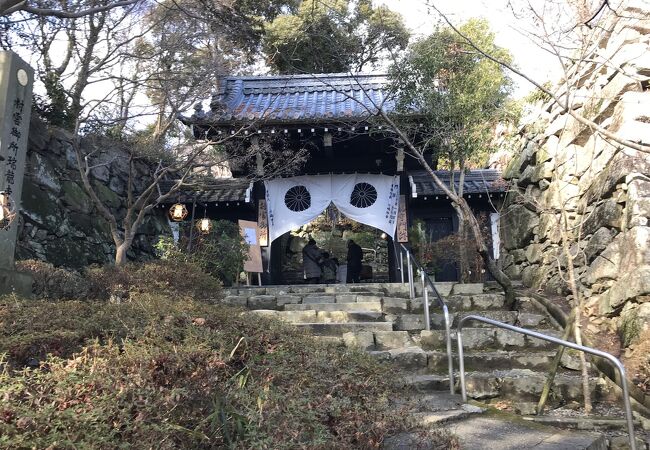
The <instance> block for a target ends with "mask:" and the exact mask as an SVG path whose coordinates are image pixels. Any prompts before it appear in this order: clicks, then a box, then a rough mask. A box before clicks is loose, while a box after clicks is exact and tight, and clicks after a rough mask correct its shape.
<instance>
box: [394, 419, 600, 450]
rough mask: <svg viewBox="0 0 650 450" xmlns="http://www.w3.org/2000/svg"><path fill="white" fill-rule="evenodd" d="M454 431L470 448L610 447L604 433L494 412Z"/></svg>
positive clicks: (542, 449) (548, 449)
mask: <svg viewBox="0 0 650 450" xmlns="http://www.w3.org/2000/svg"><path fill="white" fill-rule="evenodd" d="M452 429H453V433H454V434H455V435H456V436H458V438H459V440H460V446H461V448H462V449H466V450H479V449H481V450H482V449H499V450H522V449H535V450H606V449H607V439H606V438H605V436H603V435H602V434H600V433H591V432H576V431H566V430H558V429H556V428H552V427H545V426H541V425H537V424H532V423H526V422H524V421H522V420H518V419H517V417H516V416H512V415H504V414H497V413H492V414H490V415H489V416H487V415H475V416H472V417H469V418H467V419H466V420H462V421H459V422H457V423H454V424H453V428H452ZM404 448H406V447H404Z"/></svg>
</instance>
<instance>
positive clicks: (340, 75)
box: [221, 72, 388, 81]
mask: <svg viewBox="0 0 650 450" xmlns="http://www.w3.org/2000/svg"><path fill="white" fill-rule="evenodd" d="M387 76H388V73H387V72H357V73H350V72H335V73H308V74H277V75H228V76H225V77H221V78H222V79H223V80H228V81H234V80H242V81H258V80H259V81H269V80H292V79H298V80H318V79H323V78H355V77H364V78H368V77H387Z"/></svg>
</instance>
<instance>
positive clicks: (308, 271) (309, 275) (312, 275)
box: [302, 239, 323, 284]
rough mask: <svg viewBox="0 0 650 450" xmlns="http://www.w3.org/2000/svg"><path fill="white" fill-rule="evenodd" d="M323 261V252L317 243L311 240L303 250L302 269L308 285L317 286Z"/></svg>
mask: <svg viewBox="0 0 650 450" xmlns="http://www.w3.org/2000/svg"><path fill="white" fill-rule="evenodd" d="M322 261H323V257H322V255H321V250H320V249H319V248H318V246H317V245H316V241H315V240H313V239H309V241H308V242H307V245H305V246H304V247H303V249H302V267H303V270H304V272H305V281H306V282H307V283H308V284H317V283H318V281H319V280H320V275H321V269H320V265H321V263H322Z"/></svg>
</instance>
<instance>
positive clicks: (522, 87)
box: [375, 0, 560, 97]
mask: <svg viewBox="0 0 650 450" xmlns="http://www.w3.org/2000/svg"><path fill="white" fill-rule="evenodd" d="M375 3H376V4H383V5H386V6H388V7H389V8H390V9H391V10H393V11H397V12H399V13H401V14H402V16H403V17H404V21H405V22H406V25H407V27H409V28H410V29H411V31H412V32H413V33H414V35H415V36H425V35H427V34H429V33H431V31H433V28H434V26H435V24H436V23H437V22H438V20H439V18H440V16H439V15H438V14H437V13H436V12H435V11H433V10H429V9H428V8H427V6H426V2H425V0H375ZM510 3H511V0H438V1H435V5H436V7H437V8H439V9H440V10H441V11H442V12H443V13H444V14H445V15H446V16H447V17H448V18H449V20H450V21H451V22H452V23H453V24H454V25H459V24H461V23H463V22H465V21H466V20H468V19H470V18H472V17H482V18H484V19H486V20H487V21H488V22H489V23H490V28H491V29H492V31H493V32H494V33H495V36H496V39H495V40H496V44H497V45H499V46H501V47H505V48H507V49H509V50H510V52H511V53H512V55H513V57H514V60H515V63H516V64H517V66H518V67H519V68H520V69H523V72H524V73H526V74H529V75H533V78H534V79H535V81H539V82H540V83H543V82H544V81H546V80H548V79H556V78H557V77H558V76H559V75H560V67H559V65H558V63H557V60H556V59H555V58H554V57H553V56H552V55H550V54H549V53H547V52H545V51H544V50H542V49H540V48H539V47H538V46H537V45H535V43H534V42H532V41H531V40H530V39H529V38H528V37H526V36H525V35H523V34H522V33H521V32H520V31H518V29H517V28H520V27H522V22H521V21H518V20H517V19H515V16H514V14H513V12H512V10H511V8H510V7H509V6H508V5H509V4H510ZM513 80H514V81H515V83H516V89H515V92H514V95H515V97H521V96H523V95H526V94H527V93H528V92H530V91H531V90H532V89H533V86H531V85H530V83H528V82H527V81H525V80H522V79H520V78H518V77H517V76H516V75H514V74H513Z"/></svg>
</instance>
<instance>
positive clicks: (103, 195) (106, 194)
mask: <svg viewBox="0 0 650 450" xmlns="http://www.w3.org/2000/svg"><path fill="white" fill-rule="evenodd" d="M92 184H93V189H95V193H96V194H97V197H99V199H100V200H101V201H102V203H103V204H104V205H106V206H107V207H108V208H119V207H120V206H121V205H122V199H121V198H120V196H119V195H117V194H116V193H115V192H113V191H112V190H111V189H110V188H109V187H108V186H106V185H105V184H102V183H99V182H97V181H93V183H92Z"/></svg>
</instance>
